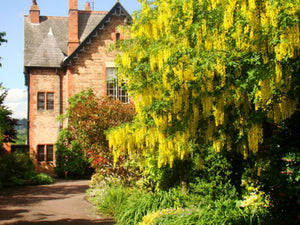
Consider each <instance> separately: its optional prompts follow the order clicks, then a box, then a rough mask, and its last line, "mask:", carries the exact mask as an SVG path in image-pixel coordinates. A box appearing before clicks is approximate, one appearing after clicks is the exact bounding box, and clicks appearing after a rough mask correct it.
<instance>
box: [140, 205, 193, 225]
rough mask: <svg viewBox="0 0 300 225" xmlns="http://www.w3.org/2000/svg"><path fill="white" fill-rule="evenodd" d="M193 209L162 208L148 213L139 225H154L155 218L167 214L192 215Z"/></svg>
mask: <svg viewBox="0 0 300 225" xmlns="http://www.w3.org/2000/svg"><path fill="white" fill-rule="evenodd" d="M191 213H192V211H191V210H190V209H184V208H178V209H175V208H169V209H160V210H159V211H156V212H154V213H148V214H147V215H146V216H144V217H143V222H141V223H139V225H154V224H155V219H156V218H159V217H163V216H166V215H181V216H183V215H191Z"/></svg>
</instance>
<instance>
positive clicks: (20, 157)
mask: <svg viewBox="0 0 300 225" xmlns="http://www.w3.org/2000/svg"><path fill="white" fill-rule="evenodd" d="M0 171H1V173H0V181H1V182H2V184H4V185H10V184H13V185H23V184H24V180H31V178H32V177H34V176H35V174H36V172H35V170H34V165H33V162H32V159H31V158H29V156H28V155H27V154H25V153H22V152H18V151H17V152H14V153H12V154H10V155H2V156H0Z"/></svg>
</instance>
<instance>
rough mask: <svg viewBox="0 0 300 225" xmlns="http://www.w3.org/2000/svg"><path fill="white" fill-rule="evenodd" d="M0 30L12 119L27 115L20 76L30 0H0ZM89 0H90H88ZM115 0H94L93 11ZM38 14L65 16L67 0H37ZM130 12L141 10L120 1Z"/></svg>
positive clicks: (131, 1)
mask: <svg viewBox="0 0 300 225" xmlns="http://www.w3.org/2000/svg"><path fill="white" fill-rule="evenodd" d="M0 2H1V7H0V32H3V31H4V32H6V37H5V39H7V40H8V43H2V45H1V46H0V57H1V58H2V59H1V64H2V67H0V82H2V83H3V86H4V87H5V88H8V89H9V93H8V96H7V98H6V105H7V106H8V107H9V108H10V109H11V110H12V111H13V112H14V114H13V116H14V117H16V118H24V117H25V118H26V117H27V88H26V86H25V85H24V75H23V45H24V41H23V40H24V34H23V33H24V32H23V18H24V15H28V14H29V9H30V6H31V5H32V0H0ZM86 2H87V0H78V8H79V9H84V4H85V3H86ZM90 2H91V0H90ZM116 2H117V0H94V3H95V10H101V11H102V10H103V11H108V10H110V9H111V8H112V7H113V6H114V4H115V3H116ZM37 3H38V5H39V8H40V11H41V15H42V16H43V15H45V16H68V4H69V1H68V0H37ZM120 3H121V4H122V5H123V6H124V8H125V9H126V10H127V11H128V12H129V13H130V14H132V13H133V12H134V11H136V10H139V9H141V5H140V3H139V2H138V1H137V0H120Z"/></svg>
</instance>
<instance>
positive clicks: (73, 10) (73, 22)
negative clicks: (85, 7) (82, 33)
mask: <svg viewBox="0 0 300 225" xmlns="http://www.w3.org/2000/svg"><path fill="white" fill-rule="evenodd" d="M78 44H79V40H78V0H69V42H68V55H70V54H71V53H72V52H73V51H74V50H75V49H76V48H77V46H78Z"/></svg>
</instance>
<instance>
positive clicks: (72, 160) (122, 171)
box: [56, 90, 138, 184]
mask: <svg viewBox="0 0 300 225" xmlns="http://www.w3.org/2000/svg"><path fill="white" fill-rule="evenodd" d="M134 115H135V107H134V104H133V103H127V104H124V103H122V102H121V101H118V100H113V99H110V98H108V97H97V96H96V95H95V94H94V93H93V91H92V90H87V91H82V92H80V93H79V94H76V95H74V96H73V97H71V98H70V99H69V108H68V109H67V112H66V114H65V115H64V116H62V117H61V118H60V119H61V120H62V121H63V120H64V119H68V127H67V129H64V130H62V131H61V134H60V137H61V138H60V140H59V142H58V145H57V148H58V149H59V151H58V152H60V150H61V151H62V153H61V154H60V155H62V156H64V155H67V157H63V158H62V159H61V160H59V163H58V167H64V166H65V165H69V167H68V168H66V169H67V171H66V172H69V173H70V172H72V171H73V170H76V168H78V167H80V169H79V171H77V170H76V172H80V171H82V172H83V171H85V170H87V169H86V168H87V167H88V165H87V164H89V166H92V167H93V168H95V170H96V172H97V173H100V174H102V175H104V176H108V177H111V176H112V177H116V178H118V179H120V180H122V181H123V182H124V183H129V184H130V183H131V182H133V181H134V179H131V178H132V177H136V178H137V177H138V175H137V174H138V170H137V169H135V165H134V164H133V163H131V162H130V161H128V159H127V158H125V157H122V156H120V158H119V162H118V164H116V165H114V162H113V157H112V153H111V149H110V148H109V147H108V141H107V140H106V135H105V132H106V131H107V130H108V129H109V128H111V127H114V126H118V125H121V124H122V123H124V122H131V121H132V120H133V117H134ZM69 153H70V154H71V153H72V154H71V155H70V154H69ZM69 155H70V156H69ZM56 170H57V171H58V170H59V168H57V169H56ZM87 171H88V170H87Z"/></svg>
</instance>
